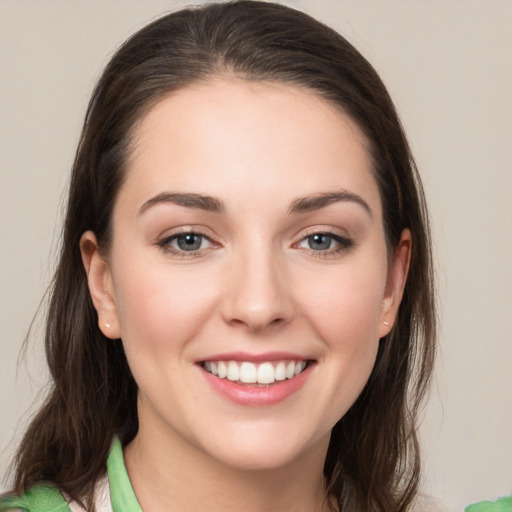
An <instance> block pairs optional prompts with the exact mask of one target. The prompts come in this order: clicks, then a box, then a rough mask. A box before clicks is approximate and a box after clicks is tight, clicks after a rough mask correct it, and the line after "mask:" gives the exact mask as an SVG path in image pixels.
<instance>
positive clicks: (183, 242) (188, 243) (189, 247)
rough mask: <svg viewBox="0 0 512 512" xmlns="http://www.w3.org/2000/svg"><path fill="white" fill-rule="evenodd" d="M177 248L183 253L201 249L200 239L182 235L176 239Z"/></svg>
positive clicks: (197, 236)
mask: <svg viewBox="0 0 512 512" xmlns="http://www.w3.org/2000/svg"><path fill="white" fill-rule="evenodd" d="M178 247H179V248H180V249H183V250H184V251H194V250H197V249H199V248H200V247H201V237H200V236H199V235H194V234H193V233H191V234H189V235H183V236H180V237H179V238H178Z"/></svg>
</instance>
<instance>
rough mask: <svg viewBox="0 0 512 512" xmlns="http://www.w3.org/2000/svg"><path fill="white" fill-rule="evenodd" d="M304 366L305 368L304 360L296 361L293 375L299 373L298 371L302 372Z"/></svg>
mask: <svg viewBox="0 0 512 512" xmlns="http://www.w3.org/2000/svg"><path fill="white" fill-rule="evenodd" d="M304 368H306V362H305V361H300V362H298V363H295V375H299V373H300V372H302V370H304Z"/></svg>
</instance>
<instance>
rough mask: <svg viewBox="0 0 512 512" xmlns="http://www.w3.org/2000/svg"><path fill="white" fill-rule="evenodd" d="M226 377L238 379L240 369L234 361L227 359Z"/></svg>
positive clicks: (233, 379)
mask: <svg viewBox="0 0 512 512" xmlns="http://www.w3.org/2000/svg"><path fill="white" fill-rule="evenodd" d="M227 377H228V380H232V381H233V382H236V381H238V380H240V370H239V369H238V365H237V364H236V363H235V361H229V363H228V375H227Z"/></svg>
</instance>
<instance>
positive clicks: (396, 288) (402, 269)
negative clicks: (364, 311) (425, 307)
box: [379, 229, 412, 338]
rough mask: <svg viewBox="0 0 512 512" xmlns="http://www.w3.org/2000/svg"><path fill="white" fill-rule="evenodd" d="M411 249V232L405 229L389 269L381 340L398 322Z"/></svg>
mask: <svg viewBox="0 0 512 512" xmlns="http://www.w3.org/2000/svg"><path fill="white" fill-rule="evenodd" d="M411 249H412V238H411V232H410V231H409V230H408V229H404V230H403V231H402V235H401V236H400V241H399V242H398V245H397V247H396V249H395V252H394V253H393V259H392V261H391V264H390V266H389V269H388V277H387V281H386V291H385V294H384V299H383V301H382V308H381V316H380V323H379V338H382V337H384V336H386V335H388V334H389V332H390V331H391V329H392V328H393V324H394V322H395V320H396V316H397V313H398V308H399V306H400V302H401V301H402V296H403V294H404V288H405V283H406V281H407V274H408V272H409V264H410V262H411Z"/></svg>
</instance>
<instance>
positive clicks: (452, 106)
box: [0, 0, 512, 511]
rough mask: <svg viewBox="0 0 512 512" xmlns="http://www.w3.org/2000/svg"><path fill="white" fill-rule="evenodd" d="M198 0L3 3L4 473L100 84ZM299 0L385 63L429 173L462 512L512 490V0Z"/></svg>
mask: <svg viewBox="0 0 512 512" xmlns="http://www.w3.org/2000/svg"><path fill="white" fill-rule="evenodd" d="M190 3H193V2H184V1H170V0H169V1H163V0H159V1H157V0H145V1H142V0H140V1H133V0H132V1H129V0H125V1H112V0H88V1H87V2H85V1H80V0H45V1H44V2H42V1H38V0H32V1H29V0H0V219H1V221H0V241H1V251H0V290H1V293H0V326H1V327H0V333H1V338H0V382H1V387H0V480H1V479H2V476H3V475H4V474H5V472H6V469H7V465H8V460H9V459H10V457H11V456H12V453H13V450H14V447H15V445H16V442H17V440H18V439H19V436H20V435H21V433H22V432H23V428H24V425H25V424H26V421H27V419H28V418H29V415H30V413H29V412H27V411H28V409H29V406H30V404H31V403H32V401H33V400H34V399H35V397H36V396H37V395H38V393H39V394H40V390H41V389H42V387H43V385H44V383H45V378H46V370H45V364H44V361H43V351H42V348H41V345H42V335H41V333H42V329H41V322H39V323H38V322H36V324H35V326H34V331H33V336H32V342H31V344H30V345H29V351H28V354H27V360H26V362H23V361H22V362H21V363H20V364H19V365H18V355H19V351H20V348H21V345H22V342H23V339H24V337H25V335H26V333H27V329H28V327H29V325H30V323H31V320H32V317H33V315H34V313H35V312H36V309H37V307H38V304H39V301H40V300H41V298H42V297H43V294H44V291H45V289H46V287H47V285H48V284H49V281H50V279H51V274H52V269H53V266H54V263H55V249H56V247H57V245H58V236H59V232H60V219H61V209H62V205H63V198H64V196H65V189H66V186H67V179H68V174H69V169H70V167H71V164H72V160H73V155H74V151H75V147H76V143H77V140H78V135H79V131H80V128H81V123H82V119H83V115H84V113H85V108H86V104H87V101H88V98H89V95H90V93H91V90H92V87H93V85H94V83H95V80H96V79H97V78H98V76H99V73H100V71H101V69H102V67H103V66H104V65H105V64H106V62H107V60H108V58H109V56H110V55H111V54H112V52H113V51H114V50H115V48H116V47H117V46H118V45H119V44H120V43H121V42H122V41H123V40H124V39H125V38H126V37H127V36H128V35H130V34H131V33H132V32H133V31H134V30H136V29H138V28H141V27H142V26H143V25H144V24H145V23H147V22H148V21H150V20H152V19H154V18H155V17H156V16H158V15H159V14H161V13H164V12H167V11H169V10H175V9H176V8H178V7H181V6H185V5H188V4H190ZM284 3H287V4H288V5H291V6H292V7H297V8H300V9H302V10H304V11H306V12H308V13H310V14H312V15H313V16H315V17H317V18H319V19H320V20H322V21H324V22H326V23H327V24H329V25H331V26H332V27H334V28H335V29H337V30H339V31H340V32H341V33H342V34H344V35H345V36H346V37H347V38H348V39H349V40H350V41H351V42H352V43H353V44H354V45H355V46H356V47H357V48H358V49H359V50H360V51H361V52H362V53H363V54H364V55H365V56H366V57H367V58H368V59H369V60H370V61H371V62H372V63H373V65H374V66H375V67H376V69H377V71H378V72H379V73H380V75H381V77H382V78H383V80H384V82H385V83H386V85H387V86H388V89H389V91H390V93H391V96H392V97H393V99H394V101H395V103H396V105H397V108H398V111H399V113H400V115H401V118H402V121H403V123H404V126H405V128H406V131H407V133H408V136H409V139H410V142H411V145H412V148H413V151H414V153H415V156H416V159H417V162H418V165H419V168H420V172H421V174H422V177H423V180H424V185H425V188H426V193H427V199H428V202H429V205H430V208H431V214H432V220H433V229H434V236H435V243H436V257H437V266H438V281H439V296H440V305H441V310H442V318H441V330H440V353H439V358H438V366H437V370H436V379H435V383H434V387H433V389H432V394H431V398H430V401H429V403H428V406H427V408H426V411H425V420H424V423H423V427H422V444H423V451H424V462H425V475H424V483H423V491H424V493H426V494H429V495H432V496H433V497H434V498H435V499H436V500H437V507H438V510H446V511H452V510H453V511H456V510H462V508H463V506H464V505H465V504H468V503H471V502H474V501H479V500H482V499H495V498H496V497H498V496H501V495H505V494H509V493H511V492H512V258H511V256H512V200H511V195H512V92H511V91H512V89H511V87H512V86H511V84H512V30H511V27H512V1H510V0H478V1H476V0H429V1H426V0H386V1H384V0H295V1H294V0H290V1H288V2H284ZM6 485H7V482H6V481H4V484H3V487H4V488H5V487H6ZM1 488H2V484H0V489H1Z"/></svg>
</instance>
